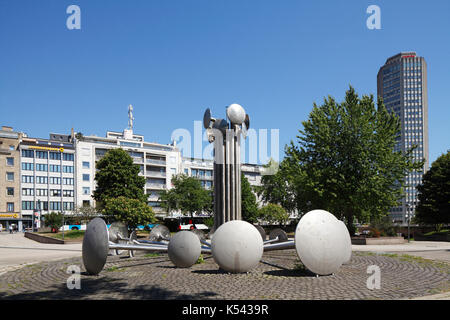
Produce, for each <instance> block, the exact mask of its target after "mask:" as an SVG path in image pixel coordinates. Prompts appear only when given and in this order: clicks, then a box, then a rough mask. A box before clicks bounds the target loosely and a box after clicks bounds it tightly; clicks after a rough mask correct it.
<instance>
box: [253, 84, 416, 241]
mask: <svg viewBox="0 0 450 320" xmlns="http://www.w3.org/2000/svg"><path fill="white" fill-rule="evenodd" d="M302 125H303V130H299V135H297V137H296V138H297V141H296V142H297V144H295V143H294V142H293V141H291V143H290V145H288V146H286V148H285V159H284V160H283V162H282V163H281V164H280V170H279V171H278V173H279V175H277V174H278V173H277V174H276V175H275V176H274V177H267V178H265V179H263V188H272V190H273V191H271V192H266V193H268V194H266V195H265V196H264V197H266V198H267V199H269V200H276V201H275V202H276V203H279V204H281V205H283V206H284V207H285V208H286V207H291V206H293V207H295V208H296V209H297V210H298V211H299V212H303V213H305V212H307V211H310V210H313V209H324V210H327V211H329V212H331V213H333V214H335V215H336V216H337V217H338V218H344V220H345V221H346V224H347V227H348V229H349V230H350V232H351V233H352V234H353V233H354V225H353V222H354V218H358V219H359V220H360V221H369V220H370V219H371V218H377V217H380V216H383V215H386V214H387V213H388V210H389V208H391V207H393V206H395V205H397V202H398V200H399V199H400V197H401V195H402V192H403V190H402V187H403V185H404V177H405V175H406V174H407V173H408V172H410V171H411V170H418V169H422V167H423V162H421V163H414V162H413V160H412V150H413V149H414V148H412V149H411V150H408V152H406V153H405V154H403V153H402V152H401V151H398V152H394V146H395V143H396V137H397V136H398V135H399V134H400V121H399V119H398V118H397V117H396V116H395V115H393V114H390V113H388V112H387V110H386V108H385V106H384V104H383V101H382V100H381V99H379V100H378V101H377V106H375V102H374V97H373V95H370V96H367V95H364V96H362V97H361V98H360V97H359V96H358V94H357V93H356V92H355V90H354V88H352V87H350V89H349V90H348V91H347V92H346V95H345V99H344V101H343V102H341V103H338V102H336V101H335V100H334V99H333V98H332V97H330V96H329V97H328V98H326V99H324V102H323V104H322V105H321V106H318V105H316V104H314V106H313V110H312V111H311V113H310V114H309V118H308V119H307V120H306V121H303V122H302ZM283 187H284V190H281V191H280V188H283ZM278 193H279V195H278ZM262 194H263V195H264V191H263V192H262Z"/></svg>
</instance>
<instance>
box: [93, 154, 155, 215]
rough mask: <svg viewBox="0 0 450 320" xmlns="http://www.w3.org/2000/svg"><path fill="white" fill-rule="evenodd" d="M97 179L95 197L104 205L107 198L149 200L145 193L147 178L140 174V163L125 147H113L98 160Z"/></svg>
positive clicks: (98, 203) (100, 204) (98, 202)
mask: <svg viewBox="0 0 450 320" xmlns="http://www.w3.org/2000/svg"><path fill="white" fill-rule="evenodd" d="M96 167H97V169H98V171H97V173H96V174H95V180H96V181H97V187H96V189H95V190H94V194H93V197H94V199H95V200H96V201H97V205H99V206H100V207H102V206H103V205H104V202H105V200H106V199H109V198H117V197H121V196H123V197H125V198H128V199H139V200H141V201H143V202H145V203H146V202H147V195H146V194H145V193H144V186H145V178H144V177H142V176H139V171H140V168H139V165H137V164H134V163H133V159H132V158H131V156H130V155H129V154H128V153H127V152H126V151H125V150H123V149H121V148H117V149H111V150H109V151H108V152H106V154H105V156H104V157H103V158H102V159H100V160H99V161H98V162H97V166H96Z"/></svg>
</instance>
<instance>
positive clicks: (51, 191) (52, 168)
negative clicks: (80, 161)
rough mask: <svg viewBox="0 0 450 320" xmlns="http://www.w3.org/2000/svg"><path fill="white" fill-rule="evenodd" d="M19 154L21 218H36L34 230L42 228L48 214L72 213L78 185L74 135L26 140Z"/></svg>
mask: <svg viewBox="0 0 450 320" xmlns="http://www.w3.org/2000/svg"><path fill="white" fill-rule="evenodd" d="M19 151H20V197H21V207H20V209H21V213H22V216H23V217H27V218H29V219H30V220H31V218H33V222H34V223H35V226H34V227H40V225H41V222H42V220H43V219H45V218H44V216H45V215H46V214H47V213H49V212H64V213H65V214H71V213H72V212H73V211H74V209H75V198H76V194H75V189H76V183H77V181H76V173H75V171H76V168H75V147H74V144H73V136H72V135H61V134H50V139H41V138H29V137H23V138H22V140H21V142H20V145H19ZM28 227H31V225H29V226H28Z"/></svg>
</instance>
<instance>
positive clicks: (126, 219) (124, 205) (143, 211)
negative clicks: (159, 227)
mask: <svg viewBox="0 0 450 320" xmlns="http://www.w3.org/2000/svg"><path fill="white" fill-rule="evenodd" d="M103 214H104V215H105V216H106V217H109V218H111V220H114V221H121V222H123V223H125V224H126V225H127V226H128V229H130V230H134V229H135V228H136V227H137V226H139V225H146V224H149V223H153V222H155V221H156V219H155V214H154V213H153V210H152V208H151V207H149V206H148V205H147V203H145V202H143V201H141V200H139V199H129V198H126V197H123V196H120V197H117V198H108V199H106V201H105V203H104V207H103Z"/></svg>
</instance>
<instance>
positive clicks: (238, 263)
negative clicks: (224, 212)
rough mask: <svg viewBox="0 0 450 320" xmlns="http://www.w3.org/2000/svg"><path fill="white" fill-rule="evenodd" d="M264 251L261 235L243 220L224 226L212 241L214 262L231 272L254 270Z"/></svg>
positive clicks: (227, 223) (216, 232)
mask: <svg viewBox="0 0 450 320" xmlns="http://www.w3.org/2000/svg"><path fill="white" fill-rule="evenodd" d="M263 249H264V248H263V240H262V238H261V234H260V233H259V232H258V230H257V229H256V228H255V227H254V226H253V225H251V224H250V223H248V222H246V221H242V220H232V221H229V222H226V223H224V224H222V225H221V226H220V227H219V228H217V230H216V231H215V232H214V237H213V238H212V241H211V251H212V255H213V258H214V261H215V262H216V263H217V264H218V265H219V266H220V267H221V268H222V269H224V270H226V271H229V272H247V271H249V270H251V269H252V268H254V267H255V266H256V265H257V264H258V263H259V261H260V260H261V257H262V255H263Z"/></svg>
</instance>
